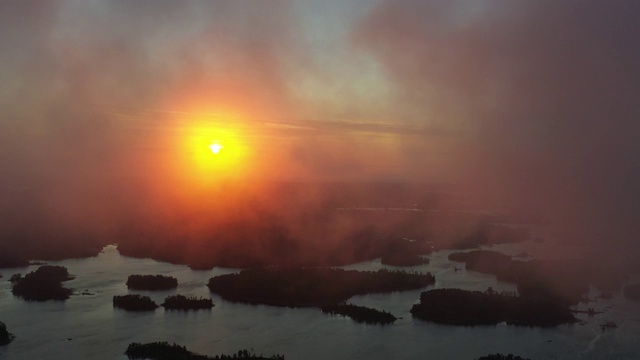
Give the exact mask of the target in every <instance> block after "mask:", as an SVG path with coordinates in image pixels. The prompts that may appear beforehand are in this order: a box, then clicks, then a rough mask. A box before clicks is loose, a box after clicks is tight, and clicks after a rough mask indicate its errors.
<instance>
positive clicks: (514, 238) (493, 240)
mask: <svg viewBox="0 0 640 360" xmlns="http://www.w3.org/2000/svg"><path fill="white" fill-rule="evenodd" d="M529 238H530V231H529V229H527V228H512V227H509V226H504V225H495V224H488V223H479V224H478V225H476V228H475V229H474V230H473V231H472V232H471V233H469V234H467V235H466V236H463V237H461V238H459V239H457V240H456V241H454V242H453V244H451V245H450V246H449V248H451V249H474V248H478V247H480V245H491V244H506V243H517V242H523V241H527V240H528V239H529Z"/></svg>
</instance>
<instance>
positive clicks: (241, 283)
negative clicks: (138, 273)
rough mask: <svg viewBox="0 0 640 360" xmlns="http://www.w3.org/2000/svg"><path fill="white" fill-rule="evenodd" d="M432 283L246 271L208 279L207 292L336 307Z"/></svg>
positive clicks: (384, 274)
mask: <svg viewBox="0 0 640 360" xmlns="http://www.w3.org/2000/svg"><path fill="white" fill-rule="evenodd" d="M434 283H435V278H434V276H433V275H431V274H430V273H427V274H422V273H408V272H404V271H389V270H385V269H382V270H378V271H376V272H360V271H355V270H343V269H333V268H287V269H280V268H271V269H264V268H263V269H248V270H242V271H241V272H239V273H237V274H226V275H220V276H216V277H213V278H211V279H209V283H208V284H207V286H208V287H209V290H210V291H211V292H213V293H215V294H218V295H220V296H221V297H222V298H223V299H225V300H228V301H234V302H242V303H247V304H261V305H272V306H288V307H314V306H324V305H327V304H339V303H343V302H345V301H347V300H348V299H349V298H350V297H352V296H354V295H364V294H371V293H388V292H394V291H403V290H413V289H420V288H423V287H426V286H429V285H432V284H434Z"/></svg>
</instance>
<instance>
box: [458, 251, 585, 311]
mask: <svg viewBox="0 0 640 360" xmlns="http://www.w3.org/2000/svg"><path fill="white" fill-rule="evenodd" d="M449 260H452V261H459V262H464V263H465V264H466V268H467V270H474V271H479V272H483V273H488V274H493V275H496V277H497V278H498V280H500V281H509V282H514V283H516V284H518V292H519V293H520V295H523V296H526V297H528V298H535V297H538V298H553V299H555V300H559V301H563V302H567V303H569V304H575V303H577V302H579V301H581V300H583V299H584V297H585V296H586V294H587V292H588V291H589V282H590V280H591V279H590V277H589V274H590V273H592V272H593V271H592V270H589V269H588V266H585V265H586V264H585V263H583V262H582V261H579V260H531V261H519V260H514V259H512V258H511V257H510V256H508V255H504V254H501V253H498V252H494V251H486V250H477V251H471V252H466V253H453V254H451V255H449Z"/></svg>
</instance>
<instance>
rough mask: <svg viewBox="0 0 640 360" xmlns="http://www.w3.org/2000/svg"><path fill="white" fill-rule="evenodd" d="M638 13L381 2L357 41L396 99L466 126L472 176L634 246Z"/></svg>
mask: <svg viewBox="0 0 640 360" xmlns="http://www.w3.org/2000/svg"><path fill="white" fill-rule="evenodd" d="M638 19H640V3H638V2H637V1H624V0H623V1H615V2H603V1H597V0H595V1H591V0H587V1H537V0H536V1H526V0H525V1H522V0H520V1H418V0H416V1H411V0H407V1H383V2H382V3H381V4H380V5H379V6H378V7H377V8H376V9H375V10H374V11H373V12H372V13H371V15H370V16H369V17H368V18H367V19H366V20H365V21H364V23H363V24H362V26H361V27H360V28H359V29H358V30H357V31H356V33H355V36H354V37H355V42H356V44H357V46H359V47H362V48H364V49H366V51H369V52H371V53H372V54H373V55H374V56H375V57H376V58H377V59H378V60H379V61H380V62H381V63H382V64H383V65H384V68H385V70H386V71H387V72H388V74H389V76H390V77H391V78H392V79H393V80H392V81H393V82H394V83H395V84H397V85H398V86H399V87H400V89H401V91H402V92H403V94H404V99H403V100H402V101H401V102H399V103H398V104H397V106H398V107H405V108H413V109H417V110H416V111H417V112H420V111H422V113H423V114H424V115H425V117H427V116H429V117H432V118H435V119H436V121H437V122H438V123H439V125H440V126H444V127H451V128H455V129H464V130H465V131H466V132H467V133H468V134H469V138H470V143H471V144H472V145H471V147H470V148H471V151H469V152H468V153H467V154H466V155H468V156H464V157H463V158H464V160H463V162H462V164H464V165H463V166H464V167H467V169H468V172H467V174H466V179H465V180H463V181H464V182H466V186H471V188H474V189H475V190H476V191H478V190H479V191H481V192H483V193H485V194H487V195H488V197H489V198H492V199H494V200H498V201H499V203H502V204H504V205H507V206H510V207H514V206H515V207H516V208H519V209H520V211H526V212H528V213H529V214H532V213H534V214H540V215H542V216H543V217H544V218H547V219H548V220H550V221H551V222H552V223H554V222H555V223H560V224H564V225H570V226H573V227H576V228H579V229H581V230H582V231H581V236H588V237H591V238H595V239H598V240H600V241H603V242H605V243H612V244H613V243H617V242H618V241H619V240H624V242H625V243H628V241H633V242H634V243H637V240H638V239H637V237H638V235H640V232H639V231H638V230H640V228H639V227H638V224H637V221H636V220H635V218H636V217H637V214H638V213H639V211H640V192H639V191H638V188H637V184H638V183H639V180H640V162H639V160H640V157H639V156H640V148H639V147H638V140H639V138H638V137H639V135H640V127H639V125H638V119H639V117H640V102H638V95H639V94H640V66H639V65H640V47H639V46H638V40H639V39H640V22H639V21H638ZM429 121H433V120H429Z"/></svg>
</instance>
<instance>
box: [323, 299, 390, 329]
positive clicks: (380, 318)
mask: <svg viewBox="0 0 640 360" xmlns="http://www.w3.org/2000/svg"><path fill="white" fill-rule="evenodd" d="M320 310H322V312H323V313H327V314H332V315H336V314H337V315H343V316H348V317H350V318H351V319H353V320H354V321H356V322H359V323H366V324H382V325H385V324H391V323H393V322H394V321H396V320H397V319H398V318H396V317H395V316H393V315H391V314H390V313H388V312H386V311H380V310H376V309H371V308H368V307H364V306H357V305H352V304H336V305H325V306H322V307H320Z"/></svg>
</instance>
